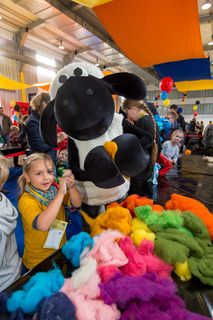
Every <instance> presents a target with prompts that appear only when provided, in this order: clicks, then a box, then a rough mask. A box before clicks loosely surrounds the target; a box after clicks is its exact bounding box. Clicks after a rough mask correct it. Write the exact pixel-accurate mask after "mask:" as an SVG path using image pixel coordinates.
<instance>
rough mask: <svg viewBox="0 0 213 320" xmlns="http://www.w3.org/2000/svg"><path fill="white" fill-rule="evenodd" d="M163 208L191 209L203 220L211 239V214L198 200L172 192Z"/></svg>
mask: <svg viewBox="0 0 213 320" xmlns="http://www.w3.org/2000/svg"><path fill="white" fill-rule="evenodd" d="M165 208H166V210H180V211H191V212H192V213H194V214H195V215H196V216H197V217H199V218H200V219H201V220H202V221H203V223H204V224H205V225H206V227H207V229H208V231H209V234H210V236H211V239H213V214H212V213H211V212H209V210H208V208H206V206H204V204H202V203H201V202H200V201H198V200H195V199H192V198H189V197H185V196H181V195H180V194H176V193H173V194H172V195H171V199H170V200H169V201H167V203H166V205H165Z"/></svg>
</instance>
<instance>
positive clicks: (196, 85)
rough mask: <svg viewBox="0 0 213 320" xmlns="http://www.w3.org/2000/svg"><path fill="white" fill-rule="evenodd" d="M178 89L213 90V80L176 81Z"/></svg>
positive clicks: (183, 90) (182, 90)
mask: <svg viewBox="0 0 213 320" xmlns="http://www.w3.org/2000/svg"><path fill="white" fill-rule="evenodd" d="M175 86H176V88H177V90H178V91H180V92H186V91H196V90H211V89H213V80H195V81H181V82H175Z"/></svg>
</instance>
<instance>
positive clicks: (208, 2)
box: [201, 0, 212, 10]
mask: <svg viewBox="0 0 213 320" xmlns="http://www.w3.org/2000/svg"><path fill="white" fill-rule="evenodd" d="M211 6H212V4H211V0H205V1H204V3H203V4H202V6H201V9H202V10H207V9H209V8H211Z"/></svg>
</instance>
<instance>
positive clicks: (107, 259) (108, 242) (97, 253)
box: [87, 230, 128, 267]
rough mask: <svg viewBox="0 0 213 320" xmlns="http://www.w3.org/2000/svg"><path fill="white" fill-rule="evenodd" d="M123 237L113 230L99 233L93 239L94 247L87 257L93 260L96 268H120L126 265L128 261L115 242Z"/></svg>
mask: <svg viewBox="0 0 213 320" xmlns="http://www.w3.org/2000/svg"><path fill="white" fill-rule="evenodd" d="M123 237H124V235H123V234H121V233H120V232H118V231H114V230H107V231H105V232H103V233H101V234H100V235H99V236H97V237H95V238H94V240H95V245H94V247H93V248H92V250H91V251H90V252H89V254H88V255H87V257H92V258H95V259H96V261H97V264H98V267H100V266H109V265H114V266H117V267H121V266H123V265H125V264H127V263H128V259H127V257H126V256H125V254H124V253H123V251H122V250H121V249H120V247H119V245H118V243H117V241H116V240H119V239H120V238H123Z"/></svg>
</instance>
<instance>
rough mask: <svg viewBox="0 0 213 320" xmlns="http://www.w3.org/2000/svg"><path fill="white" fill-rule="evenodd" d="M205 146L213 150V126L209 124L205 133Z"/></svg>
mask: <svg viewBox="0 0 213 320" xmlns="http://www.w3.org/2000/svg"><path fill="white" fill-rule="evenodd" d="M203 136H204V139H203V144H204V146H205V148H213V124H209V125H208V126H207V127H206V129H205V131H204V134H203Z"/></svg>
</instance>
